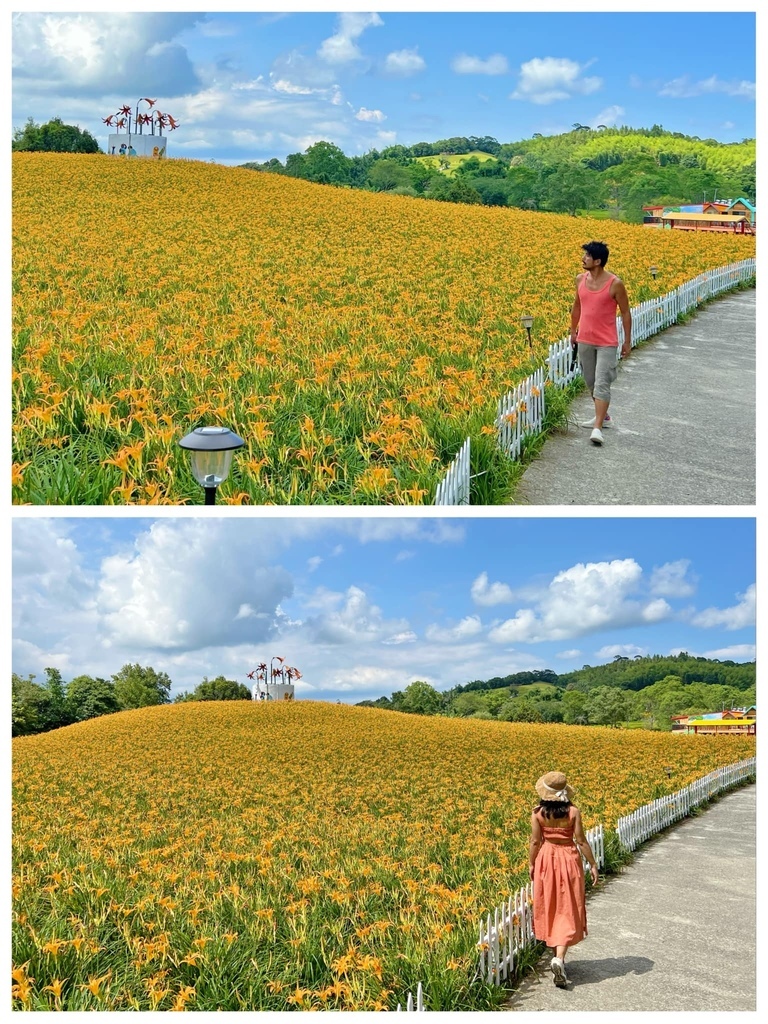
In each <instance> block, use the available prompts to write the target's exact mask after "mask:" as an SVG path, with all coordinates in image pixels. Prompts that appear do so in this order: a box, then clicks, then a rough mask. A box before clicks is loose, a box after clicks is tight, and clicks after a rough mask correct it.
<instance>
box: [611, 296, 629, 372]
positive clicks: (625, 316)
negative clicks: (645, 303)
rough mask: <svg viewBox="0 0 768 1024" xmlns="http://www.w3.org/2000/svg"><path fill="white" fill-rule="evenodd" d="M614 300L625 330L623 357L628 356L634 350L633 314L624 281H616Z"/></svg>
mask: <svg viewBox="0 0 768 1024" xmlns="http://www.w3.org/2000/svg"><path fill="white" fill-rule="evenodd" d="M613 297H614V299H616V303H617V305H618V307H619V313H621V325H622V327H623V328H624V344H623V345H622V346H621V354H622V357H624V356H628V355H629V353H630V351H631V349H632V314H631V313H630V311H629V296H628V295H627V289H626V288H625V287H624V282H623V281H619V280H617V281H616V287H615V291H614V293H613Z"/></svg>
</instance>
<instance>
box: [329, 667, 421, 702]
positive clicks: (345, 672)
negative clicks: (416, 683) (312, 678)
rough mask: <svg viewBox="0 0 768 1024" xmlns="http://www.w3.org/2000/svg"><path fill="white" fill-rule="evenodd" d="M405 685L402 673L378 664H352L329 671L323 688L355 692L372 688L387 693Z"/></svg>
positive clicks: (377, 691)
mask: <svg viewBox="0 0 768 1024" xmlns="http://www.w3.org/2000/svg"><path fill="white" fill-rule="evenodd" d="M405 685H406V680H405V679H404V678H403V675H402V673H400V672H396V671H392V670H391V669H388V668H381V667H380V666H378V665H352V666H350V667H349V668H345V669H336V670H335V671H331V672H330V673H329V675H328V678H327V679H326V680H325V681H324V683H323V689H325V690H330V691H332V692H338V693H357V692H360V691H368V692H370V691H371V690H373V691H374V692H375V693H383V694H386V695H389V694H390V693H392V692H393V691H394V690H398V689H400V688H401V687H403V686H405Z"/></svg>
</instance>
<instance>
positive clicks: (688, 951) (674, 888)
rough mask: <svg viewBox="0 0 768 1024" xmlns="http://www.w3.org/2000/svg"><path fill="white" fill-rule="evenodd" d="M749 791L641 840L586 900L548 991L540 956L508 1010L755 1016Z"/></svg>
mask: <svg viewBox="0 0 768 1024" xmlns="http://www.w3.org/2000/svg"><path fill="white" fill-rule="evenodd" d="M755 790H756V787H755V786H754V785H751V786H746V787H745V788H743V789H739V790H736V791H735V792H733V793H728V794H726V795H725V796H723V797H721V799H720V800H718V801H717V802H716V803H714V804H713V805H712V806H711V807H710V808H709V809H708V810H706V811H704V812H703V813H702V814H701V815H700V816H699V817H696V818H688V819H686V820H685V821H683V822H681V823H680V824H678V825H675V826H673V827H672V828H670V829H669V830H668V831H667V832H664V833H662V834H661V835H659V836H657V837H655V838H654V839H652V840H650V841H649V842H647V843H645V844H644V845H643V846H642V847H640V848H639V849H638V850H637V852H636V853H635V860H634V862H633V864H632V865H630V866H629V867H627V868H625V869H624V870H623V871H622V873H621V874H620V875H618V876H617V877H614V878H609V879H608V881H607V882H606V883H605V885H604V887H601V888H600V889H599V890H598V891H597V892H595V893H593V894H592V895H591V896H590V897H589V898H588V901H587V927H588V928H589V935H588V937H587V938H586V939H584V940H583V941H582V942H581V943H579V945H577V946H574V948H573V949H572V950H571V951H570V953H569V954H568V956H567V958H566V971H567V973H568V980H569V985H568V988H567V989H559V988H556V987H555V985H554V983H553V981H552V974H551V972H550V971H549V961H550V953H547V955H546V956H545V957H544V958H543V959H542V960H541V961H539V964H538V966H537V968H536V973H535V975H529V976H527V977H526V978H524V979H523V980H522V982H521V983H520V986H519V988H518V989H517V990H516V991H515V992H514V994H513V996H512V998H511V1001H510V1004H509V1009H510V1010H591V1011H594V1010H753V1011H754V1010H756V946H755V943H756V899H755V839H756V809H757V808H756V800H755Z"/></svg>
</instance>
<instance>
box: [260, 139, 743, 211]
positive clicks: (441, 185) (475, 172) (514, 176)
mask: <svg viewBox="0 0 768 1024" xmlns="http://www.w3.org/2000/svg"><path fill="white" fill-rule="evenodd" d="M477 154H481V155H482V156H483V159H481V158H480V156H479V155H477ZM457 155H465V159H463V160H462V161H460V162H459V163H458V165H456V166H453V163H454V162H453V161H451V162H450V163H451V165H452V171H451V173H450V174H447V173H445V172H446V171H447V170H448V169H449V168H448V162H445V161H443V160H442V159H441V158H442V157H455V156H457ZM243 166H244V167H247V168H250V169H252V170H257V171H268V172H272V173H275V174H284V175H287V176H288V177H295V178H303V179H305V180H307V181H313V182H316V183H319V184H326V185H336V186H342V187H348V188H357V189H364V190H367V191H373V192H389V193H391V194H395V195H408V196H413V197H420V198H425V199H436V200H439V201H444V202H455V203H470V204H483V205H485V206H510V207H517V208H519V209H528V210H542V211H548V212H553V213H569V214H571V215H573V216H575V215H576V214H577V213H578V212H579V211H590V212H591V213H593V214H594V212H595V211H602V212H603V214H604V215H605V216H608V217H614V218H616V219H621V220H625V221H629V222H635V223H639V222H640V221H642V218H643V210H642V207H643V206H645V205H651V204H663V205H668V206H674V205H678V204H687V203H700V202H704V201H706V200H708V199H709V200H712V199H714V198H716V197H717V196H718V195H719V196H720V197H721V198H722V197H726V198H730V199H735V198H739V197H743V198H745V199H749V200H750V201H751V202H753V203H754V202H756V164H755V144H754V140H751V139H745V140H743V141H742V142H740V143H731V144H725V143H720V142H717V140H715V139H700V138H698V137H697V136H687V135H683V134H682V133H680V132H666V131H665V130H664V129H663V128H661V126H659V125H654V126H653V128H651V129H632V128H626V127H623V128H605V127H604V126H601V127H600V128H599V129H592V128H591V127H590V126H588V125H574V127H573V130H572V131H570V132H567V133H564V134H561V135H556V136H547V137H544V136H541V135H539V136H534V137H533V138H532V139H528V140H523V141H521V142H516V143H500V142H498V140H497V139H493V138H491V137H489V136H483V137H476V136H470V137H469V138H464V137H457V138H452V139H441V140H439V141H437V142H434V143H429V142H419V143H416V144H415V145H413V146H401V145H396V146H388V147H386V148H385V149H382V150H381V151H379V150H376V149H374V150H371V151H370V152H369V153H366V154H364V155H361V156H351V157H349V156H346V154H345V153H344V152H343V151H342V150H341V149H340V148H339V147H338V146H336V145H334V144H333V143H331V142H326V141H320V142H316V143H314V145H311V146H309V147H308V148H307V149H306V150H305V151H304V152H303V153H291V154H289V155H288V157H287V158H286V160H285V163H284V164H283V163H282V162H281V161H280V160H278V159H276V158H275V159H272V160H269V161H266V162H265V163H253V162H252V163H246V164H243Z"/></svg>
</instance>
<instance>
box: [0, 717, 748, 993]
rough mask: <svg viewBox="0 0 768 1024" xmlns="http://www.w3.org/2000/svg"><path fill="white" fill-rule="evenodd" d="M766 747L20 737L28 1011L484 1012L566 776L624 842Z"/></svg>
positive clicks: (179, 732)
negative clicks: (693, 789)
mask: <svg viewBox="0 0 768 1024" xmlns="http://www.w3.org/2000/svg"><path fill="white" fill-rule="evenodd" d="M753 751H754V744H753V743H752V742H750V741H746V740H737V739H734V738H731V739H727V740H724V741H719V742H718V741H711V740H705V739H703V738H701V737H680V736H670V735H662V734H652V733H643V734H638V733H625V732H621V731H617V730H611V729H600V728H587V727H567V726H540V725H512V724H506V723H496V722H481V721H466V720H456V719H446V718H434V719H429V718H422V717H417V716H408V715H403V714H398V713H395V712H386V711H379V710H375V709H368V708H353V707H348V706H341V705H332V704H323V703H316V702H310V701H301V702H297V703H295V704H285V705H266V706H265V705H260V704H251V703H246V702H239V701H238V702H231V703H195V704H178V705H170V706H165V707H158V708H147V709H144V710H141V711H133V712H123V713H120V714H115V715H112V716H109V717H105V718H101V719H98V720H91V721H89V722H85V723H82V724H80V725H75V726H69V727H67V728H65V729H60V730H57V731H55V732H52V733H47V734H44V735H40V736H34V737H26V738H21V739H17V740H14V741H13V753H14V769H13V773H14V791H15V804H14V872H13V890H14V966H15V968H16V975H15V980H16V988H15V990H14V991H15V995H16V999H17V1003H16V1005H19V1006H20V1005H26V1006H28V1007H31V1008H38V1009H43V1008H46V1007H51V1008H53V1007H54V1006H61V1007H63V1008H65V1009H85V1008H97V1007H102V1008H107V1009H131V1008H133V1009H155V1008H157V1009H170V1008H172V1007H174V1006H176V1007H177V1008H183V1007H184V1006H187V1008H189V1009H219V1008H220V1009H224V1010H238V1009H263V1010H279V1009H291V1008H310V1007H314V1008H323V1007H326V1008H345V1009H376V1008H385V1007H389V1008H390V1009H393V1008H394V1006H395V1005H396V1001H397V998H398V997H399V998H402V995H403V993H404V992H406V991H407V990H408V989H409V988H412V987H414V986H415V985H416V983H417V982H418V981H419V980H421V981H424V982H425V984H426V987H427V991H428V993H429V998H430V1007H431V1008H440V1007H442V1008H444V1009H452V1008H457V1007H461V1006H463V1007H470V1008H471V1007H474V1008H480V1007H481V1006H482V1005H488V1000H489V999H491V998H492V997H491V996H490V995H489V994H488V992H487V990H484V989H482V986H481V989H480V990H479V991H478V989H477V987H476V986H473V987H472V989H471V991H470V990H469V981H470V979H471V977H472V974H473V970H474V963H473V960H474V957H473V954H472V947H473V941H474V935H475V931H474V929H475V922H476V921H477V920H478V919H479V915H480V913H481V912H482V911H483V910H487V909H489V908H490V907H491V906H493V905H494V904H495V903H497V902H498V901H499V900H500V899H501V898H502V897H504V896H506V895H507V894H508V893H509V892H510V891H512V890H513V889H514V888H516V887H517V886H518V885H519V884H521V883H522V882H523V881H524V879H525V877H526V875H527V871H526V868H527V856H526V853H527V828H528V820H529V815H530V808H531V806H532V803H533V800H534V793H533V789H532V786H533V782H534V781H535V779H536V778H537V777H538V776H539V775H540V774H541V773H542V772H544V771H547V770H551V769H552V768H553V767H555V766H557V767H559V768H562V769H564V770H565V771H567V772H568V773H569V775H570V776H571V777H572V778H573V779H574V781H575V782H576V783H577V785H578V788H579V801H578V802H579V804H580V805H581V807H582V808H583V813H584V818H585V823H586V825H587V826H588V827H589V826H591V825H593V824H595V823H597V822H598V821H603V822H604V823H605V824H606V825H610V824H611V823H612V822H614V821H615V819H616V817H617V815H619V814H620V813H622V812H625V811H627V810H630V809H631V808H633V807H635V806H637V805H639V804H641V803H643V802H645V801H647V800H648V799H649V798H652V797H654V796H655V795H658V794H660V793H662V792H669V791H672V790H675V789H678V788H680V787H681V786H683V785H685V784H687V783H688V782H689V781H691V780H692V779H693V778H695V777H697V776H699V775H702V774H704V773H705V772H707V771H709V770H711V769H712V768H714V767H715V766H717V765H720V764H726V763H729V762H732V761H735V760H738V759H740V758H742V757H745V756H751V754H752V753H753ZM667 768H669V770H670V777H669V778H668V776H667V771H666V769H667ZM30 979H34V982H32V981H31V980H30ZM473 1000H474V1002H472V1001H473ZM483 1000H485V1003H483Z"/></svg>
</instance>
